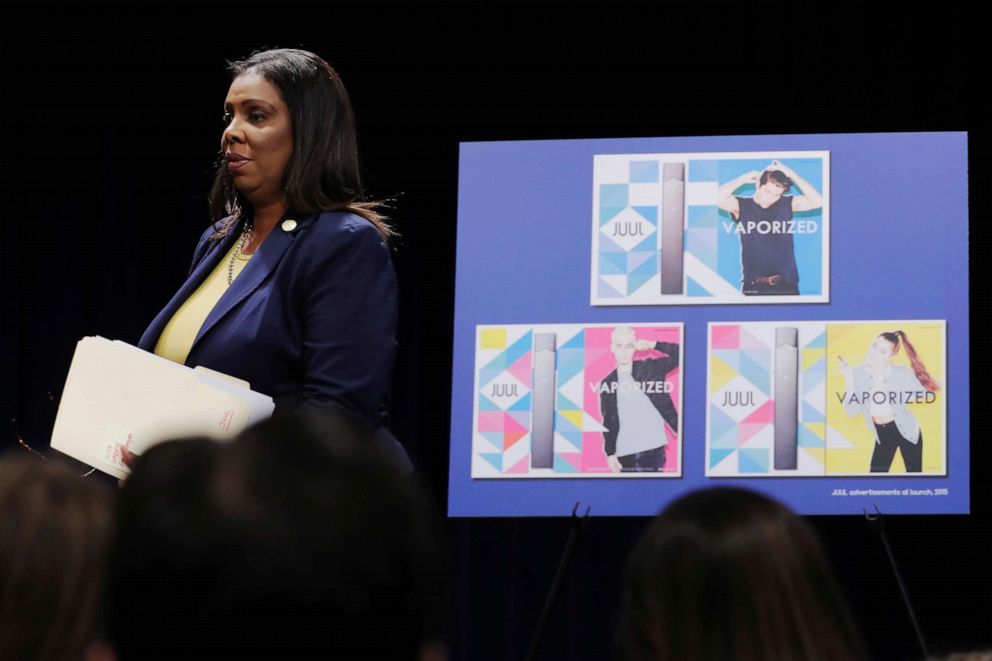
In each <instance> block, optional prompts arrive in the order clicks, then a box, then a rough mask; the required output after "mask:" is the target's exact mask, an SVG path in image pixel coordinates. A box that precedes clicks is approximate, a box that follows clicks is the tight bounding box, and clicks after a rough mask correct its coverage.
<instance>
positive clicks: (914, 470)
mask: <svg viewBox="0 0 992 661" xmlns="http://www.w3.org/2000/svg"><path fill="white" fill-rule="evenodd" d="M945 326H946V324H945V322H944V321H830V322H809V321H806V322H750V323H712V324H710V326H709V341H708V353H709V356H708V374H707V376H708V386H707V392H708V395H709V403H708V406H707V424H706V474H707V475H708V476H711V477H718V476H735V477H761V476H766V477H767V476H793V477H803V476H821V477H822V476H841V475H858V476H876V477H878V476H890V475H945V474H946V472H947V442H946V427H947V425H946V413H945V411H946V401H947V387H946V383H947V379H946V364H947V363H946V339H945Z"/></svg>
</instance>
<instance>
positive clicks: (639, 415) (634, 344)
mask: <svg viewBox="0 0 992 661" xmlns="http://www.w3.org/2000/svg"><path fill="white" fill-rule="evenodd" d="M610 339H611V344H610V347H611V350H612V351H613V356H614V357H615V358H616V361H617V367H616V369H615V370H613V371H612V372H610V373H609V374H607V375H606V377H605V378H604V379H603V381H602V383H601V387H600V390H599V407H600V411H602V413H603V426H604V427H606V430H605V431H604V432H603V441H604V450H605V452H606V461H607V464H609V467H610V470H611V471H613V472H614V473H619V472H620V471H624V472H657V471H660V470H662V469H663V468H664V466H665V447H666V446H667V445H668V437H667V435H666V432H665V423H668V425H669V426H670V427H671V428H672V431H676V432H677V431H678V428H679V420H678V413H677V412H676V410H675V404H674V403H673V402H672V396H671V394H670V393H671V387H670V386H671V384H670V383H668V382H667V381H666V380H665V377H667V376H668V373H669V372H671V371H672V370H674V369H675V368H676V367H678V366H679V345H677V344H673V343H670V342H652V341H651V340H643V339H642V340H639V339H637V336H636V334H635V332H634V329H632V328H628V327H625V326H619V327H617V328H615V329H613V332H612V333H611V335H610ZM651 349H654V350H656V351H660V352H662V353H664V354H666V356H665V357H663V358H646V359H644V360H634V352H635V351H649V350H651Z"/></svg>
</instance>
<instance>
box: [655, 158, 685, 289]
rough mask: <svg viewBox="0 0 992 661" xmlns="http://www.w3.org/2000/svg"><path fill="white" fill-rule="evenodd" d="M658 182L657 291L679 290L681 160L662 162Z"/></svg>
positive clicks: (682, 185)
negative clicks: (659, 289)
mask: <svg viewBox="0 0 992 661" xmlns="http://www.w3.org/2000/svg"><path fill="white" fill-rule="evenodd" d="M661 182H662V185H661V195H662V198H661V204H662V207H661V293H662V294H681V293H682V248H683V238H682V231H683V230H682V228H683V227H684V226H685V219H684V214H683V210H684V208H685V163H665V164H664V165H663V166H662V176H661Z"/></svg>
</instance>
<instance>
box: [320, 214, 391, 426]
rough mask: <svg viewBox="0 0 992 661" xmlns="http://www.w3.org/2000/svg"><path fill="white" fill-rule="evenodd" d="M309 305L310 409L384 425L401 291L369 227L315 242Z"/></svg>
mask: <svg viewBox="0 0 992 661" xmlns="http://www.w3.org/2000/svg"><path fill="white" fill-rule="evenodd" d="M315 238H320V239H321V240H319V241H314V242H313V244H314V246H315V247H314V250H317V251H319V252H320V253H321V254H318V255H315V256H314V259H313V263H314V265H313V267H312V269H311V270H310V272H309V274H308V276H307V278H306V280H305V282H306V285H305V287H306V293H305V296H304V297H303V305H304V310H303V319H304V327H303V351H302V357H303V365H304V374H303V398H304V401H303V403H302V406H303V407H304V408H311V409H312V408H322V407H326V406H332V407H340V408H343V409H345V410H346V411H347V412H349V413H351V414H355V415H357V416H359V417H360V418H361V419H363V420H364V421H366V422H367V423H368V424H370V425H372V426H378V425H380V424H382V422H383V417H384V410H385V406H386V403H387V399H388V389H389V383H390V377H391V374H392V368H393V359H394V356H395V353H396V317H397V306H398V302H397V298H398V296H397V287H396V274H395V272H394V270H393V265H392V262H391V260H390V258H389V250H388V248H387V247H386V245H385V244H384V243H383V241H382V239H381V238H380V236H379V233H378V231H377V230H376V229H375V228H374V227H373V226H372V225H371V224H369V223H367V222H365V221H364V220H358V219H356V220H355V222H351V223H346V224H344V225H343V226H341V227H340V228H339V229H337V230H336V231H335V232H334V233H333V235H332V236H330V237H326V236H321V237H315Z"/></svg>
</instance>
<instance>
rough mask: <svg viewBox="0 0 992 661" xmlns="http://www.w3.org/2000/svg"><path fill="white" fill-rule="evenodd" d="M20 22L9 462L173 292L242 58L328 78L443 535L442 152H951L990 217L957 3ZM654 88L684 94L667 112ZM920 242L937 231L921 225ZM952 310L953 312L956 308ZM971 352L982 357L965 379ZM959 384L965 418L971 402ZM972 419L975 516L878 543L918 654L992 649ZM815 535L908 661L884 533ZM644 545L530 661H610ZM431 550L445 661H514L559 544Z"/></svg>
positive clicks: (599, 573)
mask: <svg viewBox="0 0 992 661" xmlns="http://www.w3.org/2000/svg"><path fill="white" fill-rule="evenodd" d="M17 11H18V13H19V16H20V18H18V20H16V21H13V20H12V18H13V17H12V15H10V16H8V17H7V21H5V22H6V24H7V29H6V30H5V32H7V33H8V36H10V37H14V38H17V39H16V41H15V40H7V41H6V42H5V44H4V45H3V46H2V49H3V57H2V62H3V63H4V77H3V82H2V85H3V89H4V93H3V94H2V95H0V107H2V108H3V114H2V117H3V119H4V121H3V123H2V127H0V131H2V133H3V144H4V156H5V157H4V161H5V163H4V169H5V171H6V173H7V174H6V176H5V178H4V179H5V185H4V192H5V195H4V198H5V199H4V202H5V203H4V205H3V207H2V209H0V217H2V223H3V225H2V227H0V237H2V238H0V268H2V270H3V273H2V276H3V282H4V283H6V287H5V296H4V299H5V300H4V303H3V306H2V308H3V317H2V319H3V321H2V327H0V340H2V342H0V344H2V348H3V356H2V358H3V363H2V369H3V379H0V393H2V400H0V401H2V407H3V410H2V413H3V417H4V421H5V423H6V421H8V420H9V421H10V424H9V429H8V430H7V432H6V434H5V436H4V437H3V438H2V440H0V449H3V448H6V449H8V450H10V451H18V452H20V450H18V449H17V448H16V447H15V442H14V439H15V436H16V434H18V433H20V434H21V435H23V437H24V438H25V440H27V441H28V442H29V443H31V444H32V445H34V446H37V447H44V446H46V445H47V436H48V435H49V434H50V432H51V427H52V423H53V421H54V414H55V410H56V407H57V397H58V394H59V390H60V389H61V386H62V382H63V380H64V378H65V374H66V371H67V369H68V365H69V360H70V358H71V355H72V351H73V350H74V347H75V343H76V341H77V340H78V339H79V338H80V337H82V336H84V335H90V334H100V335H103V336H105V337H110V338H119V339H123V340H126V341H131V342H136V341H137V339H138V337H139V336H140V334H141V332H142V330H143V329H144V328H145V326H146V325H147V324H148V323H149V321H150V320H151V319H152V317H153V316H154V315H155V314H156V313H157V312H158V310H159V309H160V308H161V307H162V305H163V304H164V303H165V302H166V301H167V300H168V299H169V298H170V297H171V296H172V294H173V293H174V291H175V290H176V288H177V287H178V286H179V284H180V283H181V282H182V281H183V279H184V277H185V274H186V270H187V268H188V266H189V259H190V258H191V256H192V249H193V246H194V244H195V241H196V239H197V237H198V236H199V234H200V232H201V231H202V228H203V227H205V225H206V223H207V222H208V217H207V213H206V201H205V193H206V190H207V187H208V182H209V175H210V172H211V166H212V163H213V159H214V157H215V154H216V150H217V147H218V141H219V138H220V131H221V120H220V118H221V112H222V103H223V98H224V95H225V93H226V89H227V85H228V82H229V79H228V76H227V74H226V73H225V61H226V60H229V59H236V58H240V57H244V56H246V55H248V54H250V52H251V51H252V50H254V49H258V48H264V47H302V48H306V49H308V50H312V51H314V52H316V53H318V54H320V55H321V56H322V57H324V58H325V59H327V60H328V61H329V62H331V63H332V65H333V66H334V67H335V68H336V69H337V70H338V72H339V73H340V74H341V76H342V78H343V79H344V81H345V83H346V85H347V86H348V89H349V91H350V93H351V96H352V100H353V103H354V105H355V109H356V113H357V115H358V119H359V131H360V138H361V150H362V158H363V166H364V171H365V173H366V187H367V190H368V192H369V193H370V194H371V195H372V196H373V197H379V198H381V197H390V196H392V197H395V198H396V201H395V204H394V209H393V211H392V213H391V215H392V218H393V219H394V221H395V224H396V226H397V228H398V229H399V231H400V232H401V234H402V238H401V239H400V241H399V242H398V243H397V245H396V251H395V256H394V259H395V264H396V267H397V271H398V273H399V278H400V284H401V325H400V331H399V341H400V346H401V350H400V355H399V358H398V362H397V366H396V373H395V380H394V425H393V426H394V429H395V431H396V433H397V436H399V437H400V439H401V440H402V441H403V442H404V443H405V444H406V445H407V447H408V449H409V450H410V452H411V454H412V455H413V456H414V458H415V461H416V463H417V464H418V466H419V467H420V468H421V470H422V472H423V473H424V474H425V476H426V479H427V481H428V483H429V485H430V487H431V489H432V490H433V492H434V495H435V497H436V499H437V502H438V507H439V508H440V509H443V508H444V506H445V503H444V501H445V498H446V490H447V470H448V414H449V397H450V385H451V384H450V374H451V337H452V321H453V308H452V305H453V304H452V301H453V293H454V266H455V256H454V248H455V229H456V227H455V216H456V204H457V167H458V143H459V141H467V140H506V139H536V138H588V137H646V136H669V135H736V134H772V133H816V132H872V131H920V130H926V131H931V130H967V131H969V133H970V138H969V150H970V156H969V171H970V173H969V185H970V190H971V191H972V192H973V193H972V198H973V199H974V200H977V205H981V203H982V200H984V199H985V198H986V186H985V183H984V182H985V181H986V179H987V177H988V175H989V167H988V120H987V116H988V113H987V112H986V111H985V109H984V108H982V107H981V106H980V105H979V103H978V101H977V96H978V94H979V92H980V91H981V90H982V88H983V87H984V82H985V81H987V80H988V78H989V76H988V73H987V71H986V65H987V64H988V63H989V60H988V58H987V57H986V56H985V55H984V49H985V41H987V37H985V36H984V35H983V33H982V30H981V26H980V25H979V24H978V17H977V14H976V13H974V12H973V10H971V9H970V8H969V6H968V5H967V4H966V3H933V4H931V5H928V6H927V8H926V9H925V10H924V9H915V8H913V7H911V6H910V5H898V4H891V5H890V4H884V3H882V4H879V3H861V2H832V3H826V2H824V3H822V4H820V3H816V4H811V3H798V2H795V3H789V2H764V3H747V4H743V3H716V2H698V3H685V4H681V3H665V4H659V5H657V6H655V5H647V4H644V5H640V4H631V3H612V4H607V3H590V2H585V3H582V2H573V3H560V4H559V3H548V4H532V3H527V4H524V3H519V4H518V3H485V4H472V5H467V4H462V3H458V4H456V3H431V4H427V3H420V4H410V3H405V4H400V3H389V2H370V3H357V4H340V3H337V4H336V3H320V4H309V5H306V4H293V3H270V4H258V3H239V4H236V5H235V4H209V5H202V4H192V3H178V4H171V5H164V4H146V3H134V4H126V5H125V4H113V5H112V4H103V5H94V6H89V7H83V6H82V5H81V4H78V3H76V4H73V3H69V4H61V5H58V4H49V5H44V6H39V5H37V4H34V5H32V6H31V7H30V8H27V7H20V8H19V9H18V10H17ZM25 17H26V18H25ZM18 37H19V38H18ZM673 72H675V73H673ZM673 76H674V80H675V81H676V87H675V89H676V90H677V91H676V92H675V93H674V94H671V93H669V95H668V96H666V94H665V93H664V92H663V89H664V88H663V86H664V85H665V84H666V83H665V81H670V80H672V79H673ZM492 194H493V195H494V196H500V195H505V194H512V193H511V192H509V191H500V190H494V191H492ZM971 208H972V209H973V210H974V209H975V208H976V203H972V207H971ZM933 215H934V225H935V231H940V223H941V217H940V210H939V209H934V210H933ZM889 222H890V228H891V239H892V240H896V241H925V240H926V237H918V236H906V235H904V234H902V233H900V227H899V218H897V217H894V218H891V219H889ZM983 223H984V219H983V217H982V216H981V215H978V216H977V217H976V222H975V223H972V225H971V233H972V234H971V242H972V246H973V247H974V246H981V245H982V239H983V238H984V236H985V234H986V232H985V230H984V228H983ZM835 259H836V258H835ZM492 268H493V272H494V273H497V272H498V269H499V268H500V265H499V263H498V262H497V263H495V264H494V265H493V267H492ZM920 268H924V269H928V268H940V265H939V264H933V265H920ZM983 273H984V271H983V264H982V262H981V257H980V256H979V259H978V262H977V263H976V264H974V265H973V267H972V283H971V287H972V290H973V291H982V290H984V288H985V286H986V283H985V278H984V277H983ZM976 276H977V277H976ZM965 284H966V283H961V289H960V290H959V291H948V292H946V295H947V296H964V291H965V289H964V288H965ZM975 300H976V301H981V300H982V296H981V294H979V295H978V296H977V297H976V298H975ZM981 310H982V308H981V306H980V304H979V305H975V306H974V307H973V309H972V314H973V315H977V314H978V313H980V312H981ZM675 312H676V314H677V310H675ZM906 316H907V317H912V316H914V315H913V312H912V310H907V311H906ZM982 349H983V343H982V342H981V337H980V336H979V338H978V340H976V341H974V342H973V344H972V353H973V355H974V356H976V357H975V358H974V359H973V360H972V366H973V370H976V374H979V372H978V371H977V370H980V369H981V367H982V361H981V351H982ZM974 381H975V384H976V392H978V393H979V395H981V388H983V387H984V385H985V384H984V382H983V380H982V379H981V378H980V376H979V377H978V378H976V379H974ZM958 396H964V395H963V394H962V393H958ZM972 401H973V406H974V403H975V400H974V399H973V400H972ZM983 403H984V401H983V400H982V399H981V398H980V399H979V400H978V402H977V405H978V408H977V409H975V410H974V413H973V417H974V419H975V420H976V424H975V425H973V427H974V428H975V429H977V430H978V436H977V437H976V438H975V439H974V442H972V444H971V447H972V463H973V465H974V467H975V470H973V471H972V511H973V513H972V514H971V515H970V516H945V517H916V516H903V517H890V518H888V519H887V529H888V533H889V536H890V539H891V541H892V544H893V549H894V552H895V555H896V558H897V560H898V561H899V563H900V566H901V569H902V571H903V574H904V576H905V578H906V582H907V585H908V589H909V592H910V595H911V597H912V599H913V602H914V604H915V606H916V608H917V611H918V615H919V619H920V622H921V625H922V628H923V630H924V633H925V635H926V636H927V638H928V640H929V642H930V646H931V651H949V650H952V649H974V648H979V647H992V580H990V578H992V569H990V566H989V560H990V552H989V540H990V532H992V518H990V502H992V501H990V490H989V486H988V484H989V480H987V479H985V477H984V474H983V473H984V470H983V469H984V468H985V467H986V466H988V465H989V459H990V451H989V449H988V446H989V444H988V443H987V442H986V439H985V438H984V429H983V425H982V420H983V416H982V413H981V407H982V405H983ZM697 440H698V441H700V442H701V439H697ZM967 441H968V439H966V438H955V439H952V442H955V443H964V442H967ZM686 442H694V441H693V439H686ZM951 470H954V467H953V466H952V467H951ZM564 514H567V513H563V515H564ZM809 521H810V522H811V523H812V525H813V526H814V527H815V528H816V529H817V530H818V532H819V533H820V534H821V537H822V539H823V541H824V544H825V546H826V547H827V550H828V553H829V555H830V557H831V560H832V562H833V564H834V566H835V568H836V571H837V573H838V575H839V577H840V579H841V582H842V584H843V587H844V588H845V590H846V592H847V595H848V597H849V598H850V600H851V603H852V607H853V609H854V611H855V614H856V616H857V619H858V621H859V622H860V623H861V626H862V628H863V630H864V634H865V637H866V639H867V640H868V643H869V646H870V648H871V650H872V653H873V655H874V656H875V657H876V658H894V659H902V658H917V657H918V656H919V652H918V646H917V644H916V641H915V636H914V634H913V631H912V627H911V624H910V621H909V617H908V615H907V614H906V610H905V608H904V607H903V605H902V601H901V598H900V596H899V590H898V587H897V585H896V582H895V580H894V578H893V575H892V573H891V570H890V569H889V566H888V563H887V561H886V558H885V553H884V550H883V547H882V545H881V542H880V540H879V537H878V536H877V534H876V533H875V532H874V531H873V530H872V529H871V527H870V526H869V525H868V524H867V522H866V521H865V520H863V519H862V518H860V517H813V518H810V519H809ZM645 522H646V520H645V519H639V518H631V519H597V520H593V521H592V522H591V523H590V524H589V526H588V529H587V535H586V536H585V537H584V539H583V540H582V543H581V544H580V546H579V547H578V551H577V553H576V556H575V559H574V564H573V567H572V574H570V576H569V579H568V580H567V581H566V583H565V586H564V590H563V592H562V595H561V598H560V600H559V603H558V608H557V610H556V611H555V613H554V615H553V617H552V618H551V621H550V623H549V628H548V631H547V639H546V641H545V645H544V648H543V654H542V658H549V659H557V658H589V659H599V658H607V657H608V656H609V654H610V650H611V645H612V635H613V633H612V632H613V629H614V626H615V624H616V618H617V614H618V607H619V600H620V586H621V581H622V568H623V563H624V560H625V557H626V555H627V553H628V552H629V550H630V547H631V545H632V544H633V542H634V541H635V540H636V538H637V536H638V535H639V534H640V532H641V530H642V529H643V526H644V524H645ZM447 529H448V534H449V538H450V546H451V550H452V589H451V594H452V617H451V630H450V643H451V653H452V657H453V658H454V659H516V658H522V656H523V654H524V652H525V650H526V648H527V645H528V642H529V639H530V635H531V632H532V630H533V627H534V625H535V623H536V620H537V617H538V614H539V612H540V608H541V605H542V602H543V599H544V595H545V593H546V591H547V589H548V587H549V585H550V583H551V579H552V576H553V575H554V572H555V569H556V567H557V562H558V556H559V553H560V551H561V549H562V548H563V546H564V543H565V540H566V538H567V535H568V532H569V529H570V522H569V521H568V520H567V519H565V518H563V519H552V520H536V519H520V520H450V521H448V524H447ZM301 635H309V634H308V633H307V632H301Z"/></svg>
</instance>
